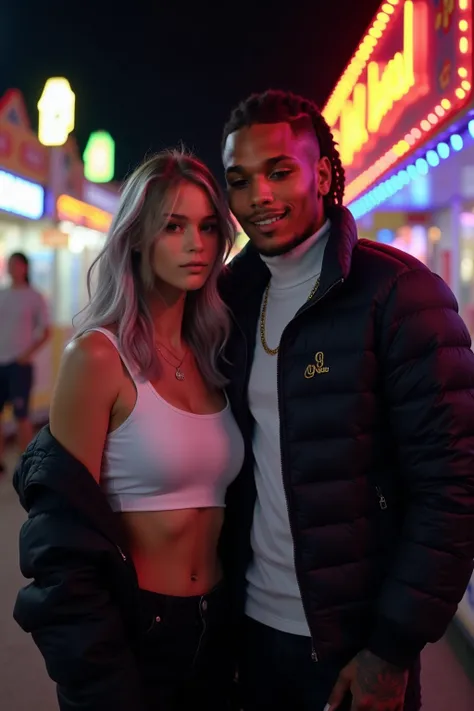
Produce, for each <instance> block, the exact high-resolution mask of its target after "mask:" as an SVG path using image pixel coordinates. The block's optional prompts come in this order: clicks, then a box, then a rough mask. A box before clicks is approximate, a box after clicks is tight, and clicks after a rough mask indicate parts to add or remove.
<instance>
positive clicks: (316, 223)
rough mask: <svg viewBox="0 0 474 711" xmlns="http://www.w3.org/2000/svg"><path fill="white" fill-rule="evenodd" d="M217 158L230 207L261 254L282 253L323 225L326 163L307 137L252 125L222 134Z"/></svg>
mask: <svg viewBox="0 0 474 711" xmlns="http://www.w3.org/2000/svg"><path fill="white" fill-rule="evenodd" d="M223 160H224V168H225V171H226V179H227V185H228V191H229V202H230V207H231V210H232V212H233V213H234V215H235V217H236V218H237V220H238V221H239V223H240V224H241V226H242V229H243V230H244V232H245V233H246V234H247V235H248V237H249V238H250V240H251V241H252V242H253V244H254V245H255V247H256V248H257V249H258V251H259V252H260V253H261V254H265V255H267V256H272V255H277V254H284V253H286V252H288V251H289V250H290V249H293V247H295V246H296V245H297V244H300V243H301V242H303V241H304V240H305V239H306V238H307V237H309V236H310V235H312V234H314V232H316V231H317V230H318V229H319V228H320V227H321V226H322V225H323V223H324V220H325V216H324V206H323V195H327V193H328V192H329V190H330V187H331V163H330V161H329V159H328V158H325V157H324V158H321V157H320V153H319V146H318V144H317V141H316V139H315V138H314V137H313V136H311V135H309V134H305V133H303V134H302V135H300V136H295V135H294V134H293V131H292V129H291V126H290V124H288V123H275V124H255V125H253V126H250V127H245V128H242V129H240V130H238V131H235V133H231V134H230V135H229V136H228V138H227V141H226V143H225V148H224V155H223Z"/></svg>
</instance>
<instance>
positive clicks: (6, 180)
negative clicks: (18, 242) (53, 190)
mask: <svg viewBox="0 0 474 711" xmlns="http://www.w3.org/2000/svg"><path fill="white" fill-rule="evenodd" d="M0 210H5V212H11V213H13V214H14V215H20V216H21V217H28V218H30V220H39V219H40V217H42V216H43V213H44V188H43V187H42V186H41V185H38V184H37V183H32V182H30V181H29V180H25V179H24V178H19V177H18V176H17V175H13V174H12V173H7V172H6V171H4V170H0Z"/></svg>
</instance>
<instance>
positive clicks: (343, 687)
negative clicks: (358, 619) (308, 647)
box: [324, 650, 408, 711]
mask: <svg viewBox="0 0 474 711" xmlns="http://www.w3.org/2000/svg"><path fill="white" fill-rule="evenodd" d="M407 681H408V672H407V671H403V670H402V669H399V668H398V667H395V666H394V665H393V664H389V663H388V662H385V661H384V660H383V659H380V658H379V657H376V656H375V654H372V652H369V651H367V650H364V651H362V652H360V654H358V655H357V657H355V658H354V659H353V660H352V662H350V664H348V665H347V667H345V668H344V669H343V670H342V671H341V673H340V674H339V678H338V680H337V682H336V685H335V687H334V689H333V692H332V694H331V697H330V699H329V704H328V705H327V706H326V709H325V710H324V711H336V709H337V708H339V706H340V705H341V703H342V702H343V700H344V697H345V696H346V694H347V693H349V692H350V693H351V694H352V699H353V701H352V706H351V711H403V705H404V700H405V692H406V688H407Z"/></svg>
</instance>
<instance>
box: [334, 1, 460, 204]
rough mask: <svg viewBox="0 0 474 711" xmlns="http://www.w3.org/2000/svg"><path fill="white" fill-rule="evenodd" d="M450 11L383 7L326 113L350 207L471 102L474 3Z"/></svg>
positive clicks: (408, 4)
mask: <svg viewBox="0 0 474 711" xmlns="http://www.w3.org/2000/svg"><path fill="white" fill-rule="evenodd" d="M449 5H450V13H449V17H447V16H446V13H444V14H443V13H442V14H441V16H440V11H439V10H438V9H436V8H435V7H434V3H432V2H428V0H386V1H385V2H383V3H382V4H381V6H380V8H379V12H378V13H377V15H376V17H375V18H374V20H373V22H372V24H371V25H370V27H369V29H368V31H367V33H366V35H365V36H364V38H363V39H362V41H361V43H360V45H359V47H358V48H357V51H356V53H355V54H354V56H353V58H352V60H351V61H350V63H349V65H348V67H347V68H346V70H345V72H344V74H343V75H342V77H341V78H340V80H339V82H338V83H337V85H336V87H335V89H334V91H333V93H332V94H331V96H330V98H329V100H328V102H327V104H326V106H325V107H324V110H323V114H324V117H325V118H326V120H327V122H328V123H329V125H330V126H331V129H332V131H333V133H334V136H335V139H336V141H337V142H338V143H339V150H340V153H341V159H342V162H343V164H344V167H345V169H346V202H347V203H349V204H350V203H351V202H352V201H353V200H354V199H355V198H357V197H358V196H360V195H361V194H362V193H364V192H365V191H366V190H367V189H368V188H370V187H371V186H372V185H373V184H374V183H375V182H376V181H378V179H379V178H380V177H381V176H382V175H383V174H384V173H386V172H387V171H388V170H391V169H393V168H394V167H395V166H396V165H397V163H398V162H400V160H401V159H402V158H403V157H405V156H407V155H409V154H410V153H411V152H413V151H415V150H416V149H417V148H418V147H419V146H420V145H422V144H423V142H424V141H426V139H427V138H428V136H429V135H430V134H431V133H433V132H434V131H437V130H439V128H440V127H441V126H442V125H443V124H444V123H445V122H447V121H448V120H449V119H451V118H452V117H453V115H454V114H456V113H459V112H460V111H461V110H462V109H463V108H464V106H465V105H466V104H467V103H468V101H469V99H470V97H471V94H472V47H471V44H472V38H471V35H472V0H450V3H449ZM440 17H441V19H440Z"/></svg>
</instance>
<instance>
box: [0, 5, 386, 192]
mask: <svg viewBox="0 0 474 711" xmlns="http://www.w3.org/2000/svg"><path fill="white" fill-rule="evenodd" d="M122 3H123V4H122ZM379 4H380V2H379V0H363V1H358V0H313V1H312V2H307V1H306V0H288V1H287V2H286V3H284V4H281V5H279V4H278V2H277V0H275V1H274V2H269V1H268V0H265V1H261V0H260V1H259V0H240V2H224V3H221V4H218V3H217V2H216V3H213V4H212V5H211V4H209V5H208V4H207V3H206V2H205V0H204V2H198V1H197V0H194V1H193V2H191V0H186V1H184V0H181V1H180V0H148V2H144V1H143V0H132V1H131V2H130V1H129V2H128V3H125V2H124V0H116V1H115V2H110V1H109V0H97V1H96V2H95V3H93V2H90V0H83V2H77V3H74V2H72V1H71V0H69V2H68V0H62V2H58V1H57V0H52V1H48V0H11V2H3V3H0V94H3V93H4V91H5V90H6V89H8V88H11V87H15V88H18V89H20V90H21V91H22V92H23V94H24V95H25V98H26V102H27V107H28V110H29V114H30V118H31V120H32V123H33V126H34V128H35V130H36V127H37V125H36V124H37V110H36V104H37V101H38V99H39V97H40V95H41V91H42V88H43V86H44V82H45V80H46V79H47V78H48V77H50V76H65V77H67V78H68V79H69V81H70V83H71V86H72V89H73V91H74V92H75V93H76V105H77V108H76V130H75V135H76V138H77V140H78V142H79V147H80V149H81V152H82V150H83V149H84V146H85V143H86V142H87V138H88V136H89V134H90V132H91V131H93V130H97V129H104V130H108V131H109V132H110V133H111V134H112V135H113V137H114V139H115V141H116V144H117V169H116V179H121V178H123V176H124V175H126V173H127V172H128V171H129V170H130V169H131V168H133V167H134V166H135V165H136V164H137V163H138V162H139V161H140V160H141V159H142V158H143V157H144V156H145V155H146V154H147V153H150V152H153V151H155V150H158V149H160V148H163V147H167V146H174V145H176V144H177V143H178V142H179V141H181V140H182V141H184V143H185V144H186V145H187V146H188V147H189V148H192V149H193V150H194V151H195V152H196V153H197V154H198V155H199V156H200V157H201V158H203V159H204V160H205V161H207V162H208V163H209V164H210V166H211V168H213V170H214V171H216V172H217V174H218V175H220V173H221V166H220V158H219V143H220V136H221V132H222V128H223V124H224V122H225V120H226V119H227V116H228V113H229V111H230V110H231V109H232V108H233V106H234V105H235V104H236V103H237V102H238V101H239V100H241V99H242V98H245V97H246V96H247V95H248V94H249V93H251V92H253V91H261V90H264V89H266V88H270V87H271V88H282V89H291V90H292V91H295V92H299V93H303V94H304V95H306V96H308V97H309V98H311V99H313V100H315V101H316V102H317V103H318V104H320V105H321V106H322V105H323V104H324V101H325V100H326V98H327V97H328V95H329V93H330V92H331V90H332V88H333V86H334V84H335V81H336V80H337V78H338V77H339V76H340V74H341V72H342V71H343V69H344V67H345V65H346V64H347V62H348V60H349V59H350V57H351V55H352V53H353V51H354V49H355V47H356V45H357V43H358V41H359V40H360V38H361V36H362V35H363V33H364V30H365V29H366V27H367V25H368V24H369V22H370V20H371V18H372V16H373V14H374V13H375V11H376V10H377V8H378V6H379ZM213 7H215V8H216V9H212V8H213ZM121 8H123V9H121ZM351 11H352V13H356V14H351Z"/></svg>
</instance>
